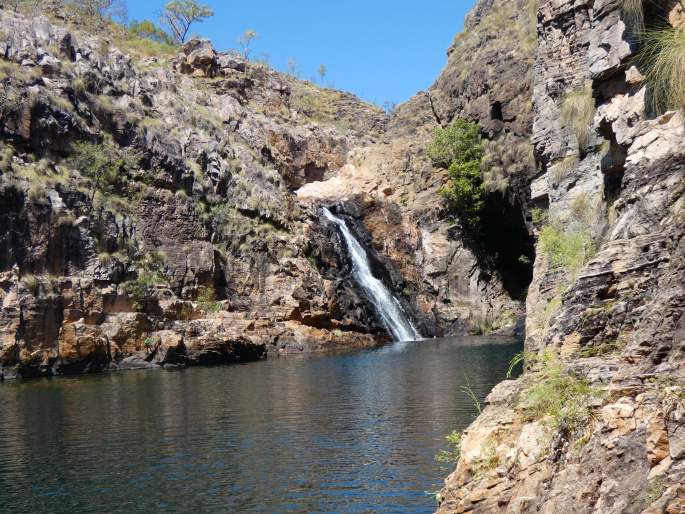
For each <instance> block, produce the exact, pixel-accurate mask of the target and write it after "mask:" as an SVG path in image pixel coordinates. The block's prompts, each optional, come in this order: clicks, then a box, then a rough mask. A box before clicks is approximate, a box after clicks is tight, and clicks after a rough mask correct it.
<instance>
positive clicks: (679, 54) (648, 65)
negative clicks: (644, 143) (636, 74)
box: [638, 26, 685, 114]
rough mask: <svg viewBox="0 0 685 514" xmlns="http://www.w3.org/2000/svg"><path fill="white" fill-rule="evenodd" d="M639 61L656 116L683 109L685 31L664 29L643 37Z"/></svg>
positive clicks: (653, 31) (684, 90) (684, 101)
mask: <svg viewBox="0 0 685 514" xmlns="http://www.w3.org/2000/svg"><path fill="white" fill-rule="evenodd" d="M643 42H644V47H643V49H642V51H641V52H640V55H639V57H638V62H639V64H640V65H641V66H642V68H643V72H644V74H645V77H646V78H647V83H648V85H649V93H650V95H649V103H650V107H651V108H652V109H653V110H654V111H655V112H656V113H657V114H659V113H663V112H665V111H667V110H677V109H682V108H683V107H684V106H685V30H683V29H677V28H674V27H670V26H667V27H663V28H659V29H655V30H650V31H647V32H645V33H644V35H643Z"/></svg>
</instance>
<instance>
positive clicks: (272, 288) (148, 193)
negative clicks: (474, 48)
mask: <svg viewBox="0 0 685 514" xmlns="http://www.w3.org/2000/svg"><path fill="white" fill-rule="evenodd" d="M54 19H55V18H53V20H54ZM0 26H1V27H2V31H1V32H0V47H1V48H2V55H3V60H2V71H1V72H0V73H1V75H0V83H1V87H2V96H1V97H2V106H1V111H0V116H1V119H2V123H1V127H0V141H1V142H0V145H1V147H2V148H1V150H2V152H1V153H2V156H1V159H0V161H1V162H0V272H1V273H2V278H1V284H2V286H1V288H0V304H1V305H2V312H1V314H0V327H1V328H0V374H3V375H4V377H5V378H14V377H32V376H42V375H52V374H71V373H81V372H88V371H99V370H104V369H113V368H128V369H130V368H138V367H148V366H159V365H193V364H216V363H224V362H239V361H245V360H253V359H258V358H263V357H264V356H266V354H267V353H272V354H275V353H284V352H285V353H287V352H292V351H297V352H299V351H309V350H313V351H318V350H325V349H330V348H337V347H341V346H369V345H375V344H379V343H380V342H383V341H384V340H385V338H386V336H385V334H384V332H383V329H382V326H381V325H380V324H379V322H378V320H377V319H376V316H375V313H374V312H373V310H372V309H371V307H370V305H369V303H368V301H367V300H366V299H365V298H364V297H363V296H361V295H360V294H359V293H358V291H357V289H356V286H355V285H354V284H353V283H352V282H351V280H350V279H349V264H348V263H347V262H346V261H345V259H344V257H343V255H344V252H342V246H341V242H340V241H339V240H338V239H337V234H336V232H335V230H334V228H333V227H331V226H329V225H327V224H326V223H323V222H321V219H320V215H319V212H318V206H317V205H313V204H299V203H298V202H297V201H296V198H295V196H294V195H293V191H294V190H295V189H297V188H299V187H301V186H303V185H304V184H306V183H308V182H311V181H314V180H321V179H324V178H325V177H326V176H328V175H330V174H332V173H334V172H335V171H337V170H338V169H339V168H340V167H342V165H343V164H344V163H345V161H346V159H347V154H348V152H349V151H350V150H351V149H352V148H355V147H360V146H364V145H368V144H370V143H372V142H373V141H375V140H376V139H377V138H378V137H379V135H380V134H382V133H383V132H384V130H385V127H386V125H387V115H386V114H385V113H384V112H383V111H382V110H381V109H379V108H377V107H373V106H370V105H368V104H365V103H363V102H361V101H359V100H358V99H356V98H355V97H353V96H352V95H349V94H346V93H340V92H337V91H333V90H329V89H322V88H318V87H315V86H313V85H311V84H309V83H305V82H301V81H298V80H295V79H294V78H293V77H290V76H287V75H284V74H281V73H277V72H275V71H273V70H270V69H269V68H267V67H265V66H260V65H257V64H255V63H251V62H248V61H246V60H244V59H242V58H239V57H236V56H234V55H231V54H221V53H217V52H216V51H215V50H214V49H213V48H212V46H211V44H210V43H209V42H208V41H205V40H191V41H190V42H188V43H187V44H186V45H184V46H183V47H182V48H181V49H180V52H179V53H178V54H176V53H175V52H174V53H168V51H166V50H164V49H163V48H157V47H154V46H153V47H152V48H151V49H150V48H148V47H149V45H150V44H151V43H149V42H148V43H145V42H144V41H143V42H141V41H136V40H131V39H130V36H127V35H126V34H125V33H122V34H119V33H118V32H116V30H117V29H116V28H114V29H112V28H102V30H114V32H113V33H112V34H110V35H109V36H108V38H110V39H111V40H113V41H117V43H116V44H112V45H111V46H109V45H107V44H105V43H104V37H103V39H100V38H99V37H98V36H97V35H94V34H96V33H97V32H98V31H96V30H92V28H88V27H82V28H81V29H79V28H76V29H73V28H71V29H67V28H65V27H63V26H62V24H60V23H59V22H58V21H49V20H48V18H45V17H40V16H39V17H25V16H22V15H21V14H17V13H14V12H12V11H10V10H7V9H0ZM72 26H73V25H72ZM76 26H77V27H78V26H79V25H78V24H77V25H76ZM110 36H111V37H110ZM145 45H148V46H145ZM146 48H147V50H146ZM150 50H152V51H150ZM165 52H166V53H165ZM150 54H151V55H152V56H149V55H150Z"/></svg>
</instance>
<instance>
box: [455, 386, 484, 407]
mask: <svg viewBox="0 0 685 514" xmlns="http://www.w3.org/2000/svg"><path fill="white" fill-rule="evenodd" d="M459 389H460V390H461V392H462V393H464V394H465V395H466V396H468V397H469V399H470V400H471V402H472V403H473V406H474V407H475V409H476V410H477V411H478V414H480V413H481V412H482V408H481V405H480V400H479V399H478V396H476V393H475V392H474V391H473V389H471V386H470V385H466V386H461V387H460V388H459Z"/></svg>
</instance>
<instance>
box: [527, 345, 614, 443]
mask: <svg viewBox="0 0 685 514" xmlns="http://www.w3.org/2000/svg"><path fill="white" fill-rule="evenodd" d="M538 362H539V370H538V371H537V372H536V373H535V374H534V375H533V377H532V385H531V386H529V387H528V388H527V389H526V390H525V391H524V392H523V393H522V395H521V397H520V403H521V406H522V407H523V409H524V412H525V413H526V416H527V417H528V419H530V420H536V419H548V420H550V421H551V425H552V427H553V428H555V429H557V430H560V431H561V432H563V433H565V434H567V435H568V436H573V435H575V434H577V433H578V432H579V431H580V430H581V429H583V428H586V427H587V424H588V422H589V420H590V419H591V418H592V414H593V408H594V407H595V406H596V404H597V403H598V402H599V401H600V400H601V399H602V398H603V393H602V391H601V390H600V389H598V388H596V387H593V386H591V385H590V384H589V383H588V382H587V380H585V379H584V378H579V377H577V376H575V375H574V374H572V373H570V372H568V371H567V370H566V369H564V368H563V367H562V365H561V364H560V363H559V362H557V361H556V360H555V358H554V357H551V356H550V355H543V356H542V357H540V358H539V361H538Z"/></svg>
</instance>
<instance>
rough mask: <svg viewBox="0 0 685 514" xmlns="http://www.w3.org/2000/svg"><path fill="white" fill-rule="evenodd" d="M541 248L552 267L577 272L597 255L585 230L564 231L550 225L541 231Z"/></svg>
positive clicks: (554, 225)
mask: <svg viewBox="0 0 685 514" xmlns="http://www.w3.org/2000/svg"><path fill="white" fill-rule="evenodd" d="M540 247H541V248H542V251H543V252H544V253H545V254H546V255H547V257H549V260H550V263H551V264H552V266H558V267H562V268H565V269H566V270H568V271H570V272H571V273H575V272H577V271H578V270H579V269H580V268H582V267H583V266H584V265H585V263H587V262H588V261H589V260H590V259H591V258H592V257H593V256H594V255H595V253H596V247H595V244H594V242H593V241H592V238H591V237H590V234H589V232H588V231H587V230H585V229H582V228H580V229H564V228H561V227H560V226H558V225H557V224H550V225H547V226H545V227H543V228H542V230H541V231H540Z"/></svg>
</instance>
